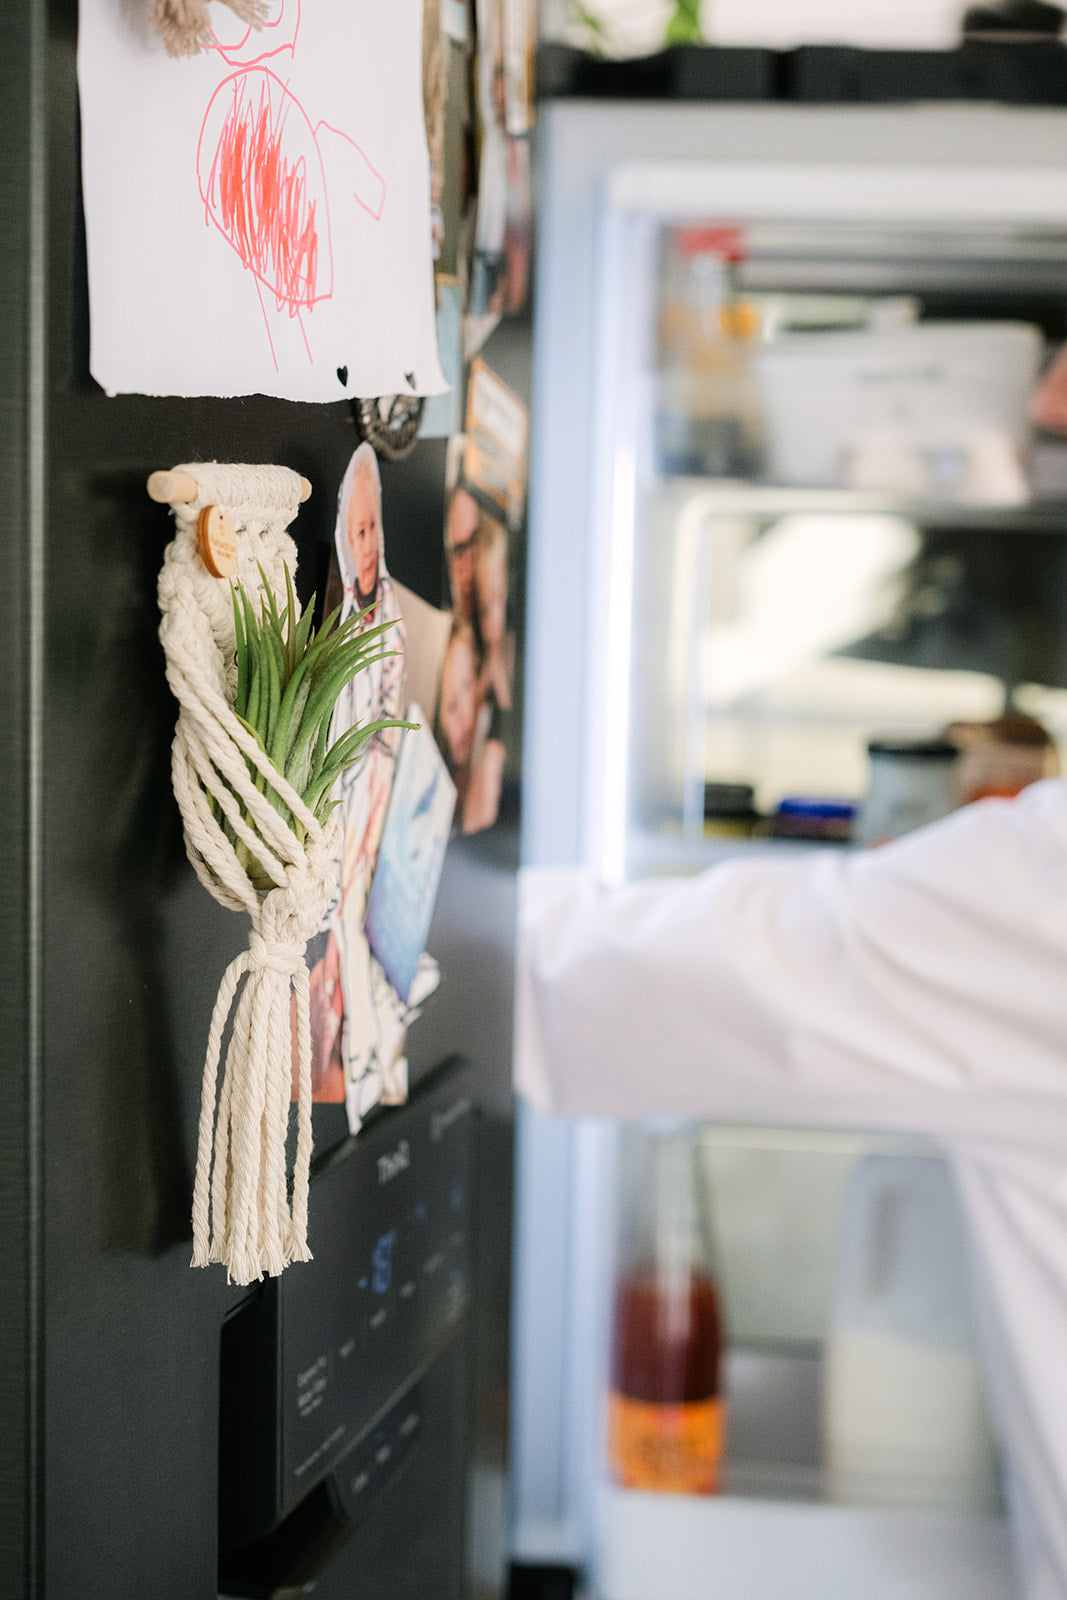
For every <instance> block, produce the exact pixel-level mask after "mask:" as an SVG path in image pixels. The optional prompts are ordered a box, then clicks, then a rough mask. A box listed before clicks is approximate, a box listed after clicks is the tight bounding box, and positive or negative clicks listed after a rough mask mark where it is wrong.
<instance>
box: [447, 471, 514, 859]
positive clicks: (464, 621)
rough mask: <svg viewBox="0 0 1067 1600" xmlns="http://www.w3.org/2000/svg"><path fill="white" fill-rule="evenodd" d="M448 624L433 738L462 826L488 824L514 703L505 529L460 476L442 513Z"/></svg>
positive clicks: (494, 811) (470, 829)
mask: <svg viewBox="0 0 1067 1600" xmlns="http://www.w3.org/2000/svg"><path fill="white" fill-rule="evenodd" d="M445 551H446V560H447V566H448V582H449V589H450V591H451V597H452V630H451V634H450V636H449V640H448V646H447V649H446V651H445V659H444V665H443V669H442V673H441V695H440V704H439V708H438V716H437V732H438V743H439V745H440V748H441V751H442V754H443V755H444V757H445V760H446V761H447V763H448V767H449V771H450V772H451V774H452V778H453V781H454V782H455V784H456V789H457V792H458V800H457V806H456V815H457V818H458V820H459V825H460V827H461V829H462V831H463V832H464V833H478V832H480V831H481V829H483V828H489V827H492V825H493V823H494V822H495V821H496V819H497V815H498V813H499V808H500V793H501V787H502V784H503V777H504V764H505V757H506V745H505V740H504V736H503V727H502V720H503V714H504V713H506V712H508V711H510V709H511V693H512V677H513V669H514V636H513V635H512V634H511V633H510V632H509V631H508V626H507V606H508V535H507V530H506V528H505V527H504V524H503V523H502V522H501V521H500V519H499V518H498V517H496V516H493V515H492V514H491V513H490V512H488V511H487V510H486V509H485V508H484V506H483V505H482V504H480V502H479V501H478V500H477V499H476V498H475V496H474V494H473V493H472V492H471V490H470V488H469V487H468V486H467V485H466V484H465V483H464V482H463V480H462V478H461V479H460V480H459V482H457V484H456V485H455V487H454V488H453V491H452V494H451V497H450V499H449V503H448V511H447V515H446V519H445Z"/></svg>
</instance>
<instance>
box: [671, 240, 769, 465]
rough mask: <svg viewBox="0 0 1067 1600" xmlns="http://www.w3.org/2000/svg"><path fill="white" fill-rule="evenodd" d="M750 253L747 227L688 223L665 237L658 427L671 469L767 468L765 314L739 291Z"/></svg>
mask: <svg viewBox="0 0 1067 1600" xmlns="http://www.w3.org/2000/svg"><path fill="white" fill-rule="evenodd" d="M743 259H744V239H743V235H742V232H741V230H740V229H739V228H734V227H679V228H675V229H673V230H672V232H671V234H670V235H669V236H668V239H667V241H666V256H665V260H664V270H663V278H662V281H661V282H662V287H661V309H660V317H659V333H658V367H659V372H658V378H657V405H656V434H657V454H658V458H659V464H660V469H661V471H662V472H664V473H666V474H668V475H677V474H681V475H686V476H694V477H710V478H752V477H755V476H758V474H759V472H760V470H761V468H762V465H763V458H764V448H765V423H764V413H763V400H762V393H761V390H760V386H759V382H758V379H757V377H756V372H755V367H754V364H753V358H754V355H755V353H756V349H757V343H758V335H759V318H758V315H757V313H756V310H755V308H754V307H753V306H752V305H751V304H750V303H748V302H746V301H745V300H743V299H742V298H741V296H739V294H738V292H737V287H736V283H735V274H736V271H737V267H738V264H739V263H740V262H741V261H742V260H743Z"/></svg>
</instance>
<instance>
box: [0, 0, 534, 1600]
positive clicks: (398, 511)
mask: <svg viewBox="0 0 1067 1600" xmlns="http://www.w3.org/2000/svg"><path fill="white" fill-rule="evenodd" d="M3 34H4V41H5V43H4V51H3V67H2V69H0V70H2V74H3V95H2V97H0V99H2V109H0V144H2V147H3V164H4V183H3V194H2V201H0V204H2V215H3V241H4V242H3V248H2V250H0V302H2V306H3V312H2V316H0V341H2V349H3V355H2V361H0V370H2V374H3V383H2V398H0V415H2V422H0V430H2V436H3V442H2V448H0V460H2V467H0V472H2V477H3V510H2V513H0V515H2V518H3V549H4V553H5V565H6V575H5V581H4V583H3V585H2V590H3V599H2V601H0V605H2V607H3V623H2V628H0V635H2V644H0V650H2V651H3V660H4V672H5V678H6V693H5V694H4V696H3V711H2V713H0V716H2V719H3V732H2V749H3V757H2V761H0V768H2V773H3V776H2V779H0V782H2V785H3V796H2V806H3V827H2V829H0V839H2V845H0V852H2V858H3V886H4V887H3V894H2V904H3V908H2V911H0V927H2V932H0V943H2V949H3V980H2V985H0V994H2V999H0V1019H2V1020H0V1034H2V1042H0V1077H2V1082H3V1099H4V1103H5V1108H6V1109H5V1115H4V1117H3V1134H2V1138H3V1158H2V1161H0V1174H2V1176H0V1184H2V1188H3V1199H4V1217H5V1225H4V1229H3V1240H4V1242H3V1247H2V1248H3V1264H2V1278H3V1286H4V1287H3V1294H2V1296H0V1302H2V1311H0V1319H2V1327H3V1338H2V1346H3V1355H2V1358H0V1359H2V1372H3V1376H2V1400H0V1406H2V1416H3V1419H4V1428H5V1448H4V1451H3V1466H2V1468H0V1472H2V1476H3V1494H2V1507H3V1509H2V1511H0V1525H2V1534H0V1552H2V1554H0V1571H2V1577H0V1589H2V1590H3V1592H4V1594H5V1595H7V1596H10V1597H11V1600H16V1597H19V1600H22V1597H26V1600H29V1597H35V1600H44V1597H46V1596H47V1597H49V1600H74V1597H76V1596H81V1595H107V1596H109V1597H111V1600H208V1597H213V1596H215V1595H217V1594H219V1593H222V1592H226V1593H230V1594H262V1595H267V1594H278V1595H280V1594H290V1593H292V1594H295V1593H299V1592H303V1591H304V1588H305V1587H306V1586H308V1585H314V1589H315V1593H316V1594H318V1595H320V1596H321V1597H322V1600H326V1597H328V1596H338V1597H340V1596H350V1595H353V1594H357V1593H358V1594H360V1595H365V1596H368V1597H369V1596H372V1595H379V1596H383V1597H384V1596H386V1595H388V1596H390V1597H397V1596H401V1595H409V1596H411V1597H413V1600H414V1597H422V1596H425V1595H427V1594H430V1593H433V1594H437V1595H442V1596H445V1595H450V1596H456V1597H459V1596H465V1595H484V1596H490V1595H498V1594H500V1593H501V1592H502V1589H503V1587H504V1585H505V1582H506V1563H507V1550H506V1540H505V1524H504V1514H503V1501H504V1488H503V1485H504V1474H505V1459H506V1428H507V1363H508V1347H507V1325H508V1299H509V1268H510V1227H511V1219H510V1201H509V1196H510V1189H511V1170H512V1096H511V1089H510V1033H511V989H512V977H511V963H512V956H511V951H512V927H513V921H514V916H513V900H514V881H515V866H516V863H517V800H516V786H515V775H516V773H517V770H518V769H517V764H516V765H515V766H514V769H513V770H512V771H511V773H510V777H509V782H508V784H506V785H505V796H504V805H503V811H502V818H501V821H500V823H499V825H498V826H497V828H496V829H495V830H493V831H491V832H488V833H485V834H482V835H480V836H478V837H471V838H469V839H457V840H456V841H455V842H453V843H452V845H451V846H450V848H449V849H448V851H447V855H446V862H445V867H444V872H443V878H442V882H441V887H440V891H439V895H438V900H437V906H436V912H435V919H434V923H433V926H432V929H431V933H430V939H429V948H430V951H431V953H432V954H433V955H434V956H435V957H436V959H437V960H438V962H439V963H440V967H441V970H442V974H443V979H442V985H441V989H440V991H439V993H438V995H437V996H436V998H435V999H434V1001H433V1002H432V1003H431V1004H430V1005H429V1006H428V1007H427V1009H426V1011H425V1013H424V1014H423V1016H422V1017H421V1018H420V1020H419V1021H418V1023H416V1024H415V1025H414V1026H413V1027H412V1029H411V1031H410V1033H409V1036H408V1049H407V1054H408V1060H409V1064H410V1071H411V1093H410V1099H409V1103H408V1104H407V1105H405V1106H400V1107H396V1108H392V1109H382V1110H381V1111H379V1112H376V1113H374V1114H372V1115H371V1116H370V1117H369V1118H368V1119H367V1121H366V1123H365V1126H364V1128H363V1130H362V1131H361V1133H360V1134H359V1135H358V1136H356V1137H355V1138H350V1137H349V1135H348V1129H347V1124H346V1120H345V1114H344V1108H343V1107H342V1106H336V1105H333V1106H331V1105H322V1106H318V1105H317V1106H316V1107H315V1108H314V1141H315V1165H314V1169H313V1177H312V1183H311V1202H310V1213H311V1215H310V1246H311V1250H312V1253H313V1256H314V1257H315V1259H314V1260H313V1261H311V1262H310V1263H307V1264H305V1265H300V1266H297V1267H291V1268H289V1269H288V1271H287V1272H286V1273H285V1274H284V1275H283V1277H282V1278H281V1279H278V1280H271V1281H269V1282H264V1283H261V1284H258V1285H253V1286H252V1288H250V1289H239V1288H237V1287H236V1286H230V1285H228V1284H227V1278H226V1273H225V1271H224V1270H223V1269H222V1268H219V1267H214V1268H211V1269H208V1270H203V1271H192V1270H190V1255H191V1229H190V1220H189V1219H190V1205H191V1197H192V1181H193V1171H194V1165H195V1159H196V1138H197V1118H198V1108H199V1101H200V1079H201V1074H202V1070H203V1052H204V1048H205V1043H206V1039H207V1031H208V1025H209V1022H210V1018H211V1010H212V1006H213V1004H214V1000H215V995H216V991H217V988H218V984H219V979H220V977H221V975H222V973H223V971H224V969H225V967H226V965H227V963H228V962H229V961H230V960H231V959H232V958H233V957H234V956H235V955H236V954H237V953H238V952H239V950H240V949H242V948H243V946H244V943H245V940H246V937H247V928H246V927H245V926H244V919H243V918H240V917H235V916H233V915H231V914H230V913H229V912H227V911H225V910H223V909H222V908H221V907H219V906H218V905H216V904H215V902H214V901H213V900H212V899H211V898H210V897H209V895H208V894H207V893H206V892H205V891H204V890H203V888H202V887H201V886H200V884H199V883H198V882H197V881H196V879H195V877H194V874H193V871H192V868H191V867H190V865H189V863H188V861H187V859H186V855H185V849H184V845H183V841H182V832H181V822H180V817H179V814H178V811H177V807H176V804H175V801H174V798H173V794H172V790H171V780H170V744H171V739H172V736H173V731H174V724H175V718H176V711H177V707H176V703H175V701H174V700H173V698H172V696H171V694H170V691H169V689H168V687H167V684H166V682H165V679H164V662H163V655H162V650H161V647H160V644H159V640H158V636H157V630H158V626H159V610H158V605H157V601H156V578H157V574H158V571H159V567H160V563H161V561H162V557H163V551H164V548H165V546H166V544H167V542H168V540H169V538H170V537H171V526H170V518H169V515H168V513H167V511H166V508H164V507H161V506H157V505H154V504H153V503H152V501H151V500H149V498H148V496H147V495H146V492H145V483H146V479H147V477H148V475H149V473H151V472H152V471H154V470H156V469H158V468H170V467H171V466H173V465H174V464H175V463H177V462H182V461H193V462H195V461H198V460H219V461H237V462H240V461H252V462H275V463H281V464H284V465H286V466H288V467H291V468H293V469H295V470H296V471H298V472H300V473H302V474H304V475H305V476H306V477H307V478H308V479H309V480H310V482H311V484H312V494H311V498H310V499H309V500H308V502H307V504H306V505H305V506H304V507H302V509H301V511H300V514H299V517H298V518H297V520H296V522H295V524H294V526H293V533H294V537H295V539H296V542H297V547H298V553H299V573H298V584H299V590H300V595H301V599H302V600H303V602H304V603H307V601H308V600H309V598H310V596H311V593H312V591H315V590H317V591H318V593H319V595H320V597H321V595H322V593H323V589H324V586H325V581H326V575H327V568H328V563H329V557H330V551H331V548H332V540H333V527H334V519H335V514H336V493H337V488H338V485H339V483H340V479H341V476H342V473H343V471H344V468H345V465H346V463H347V461H348V459H349V457H350V456H351V454H352V451H353V450H354V449H355V446H356V443H357V435H356V433H355V429H354V426H353V413H352V409H351V405H350V403H349V402H340V403H338V404H329V405H308V404H295V403H288V402H284V401H280V400H271V399H265V398H263V397H261V396H251V397H245V398H243V399H235V400H218V399H205V400H169V399H146V398H142V397H138V396H135V395H121V396H118V397H115V398H108V397H107V396H105V394H104V393H103V391H102V390H101V389H100V388H99V387H98V386H97V385H96V384H95V383H94V382H93V380H92V378H91V377H90V373H89V365H88V334H89V308H88V293H87V284H86V253H85V238H84V223H83V215H82V206H81V195H80V178H79V121H78V94H77V79H76V60H75V51H76V42H77V6H76V4H75V0H59V3H56V4H53V3H48V4H45V3H43V0H42V3H37V0H33V3H31V4H28V5H15V4H11V5H5V7H4V16H3ZM176 336H177V334H176ZM524 337H525V336H524V335H523V334H522V332H521V330H520V331H519V332H517V333H514V334H513V335H505V336H504V338H503V340H502V342H501V343H498V344H497V345H495V346H494V347H493V350H492V351H490V352H489V359H490V360H491V361H494V362H495V363H496V366H497V368H498V370H499V371H500V372H501V374H502V375H503V376H505V377H506V378H507V380H508V381H509V382H510V383H511V384H512V385H513V386H514V387H516V388H518V389H520V390H521V389H522V388H523V385H524V384H525V383H526V381H527V378H526V372H525V368H526V356H525V344H524ZM444 473H445V442H444V441H443V440H441V441H430V442H420V444H419V445H417V447H416V449H415V452H414V454H413V455H411V456H410V457H409V458H408V460H406V461H405V462H403V463H397V464H389V463H384V464H383V467H382V477H383V483H384V498H385V505H386V508H387V509H386V519H387V535H388V559H389V563H390V568H391V571H392V573H393V575H394V576H395V577H396V578H397V579H398V580H399V581H400V582H402V583H403V584H404V585H405V586H407V587H408V588H409V589H411V590H412V591H414V592H415V593H416V594H417V595H419V596H421V597H423V598H424V599H426V600H428V601H430V602H431V603H432V604H435V605H440V604H441V603H442V599H443V594H444V588H443V584H444V572H443V554H442V527H443V497H444ZM397 1150H402V1151H403V1152H404V1154H405V1157H406V1158H407V1159H406V1161H405V1163H403V1164H402V1165H403V1167H404V1170H403V1171H401V1172H399V1175H398V1176H397V1178H396V1181H395V1182H393V1183H391V1184H390V1185H389V1186H388V1187H386V1186H384V1185H382V1184H381V1183H380V1181H379V1178H380V1173H381V1171H389V1170H391V1169H390V1166H389V1160H390V1157H391V1156H393V1155H395V1153H396V1151H397ZM383 1161H384V1162H385V1165H384V1166H382V1165H380V1163H382V1162H383ZM394 1165H395V1163H394ZM419 1207H421V1210H419V1211H418V1214H419V1217H420V1218H421V1221H422V1226H423V1234H422V1239H421V1242H420V1241H419V1240H417V1239H414V1238H413V1237H412V1228H411V1226H410V1221H411V1216H412V1215H414V1214H415V1212H416V1210H418V1208H419ZM383 1238H391V1239H392V1241H393V1244H394V1246H395V1248H394V1251H393V1256H392V1265H393V1269H394V1281H393V1282H392V1284H388V1283H385V1282H384V1280H383V1282H382V1283H381V1285H380V1291H375V1292H380V1299H381V1302H382V1305H383V1306H386V1308H387V1310H388V1319H387V1322H386V1325H385V1330H384V1332H383V1333H382V1334H381V1336H380V1337H378V1338H377V1340H375V1338H372V1336H371V1332H369V1331H368V1328H367V1322H368V1311H367V1305H366V1303H365V1299H366V1297H365V1294H364V1300H363V1303H362V1304H361V1303H360V1302H359V1296H360V1293H362V1291H360V1290H359V1281H360V1279H361V1277H362V1281H363V1283H364V1285H366V1281H367V1276H368V1272H369V1262H371V1261H372V1260H373V1259H374V1252H375V1250H376V1248H377V1247H378V1245H379V1243H380V1241H381V1240H382V1239H383ZM442 1251H443V1252H445V1255H447V1257H448V1260H447V1263H446V1265H447V1280H448V1281H447V1284H446V1286H445V1289H444V1291H440V1292H439V1291H438V1290H436V1289H435V1290H434V1291H433V1292H432V1293H431V1292H429V1291H427V1293H426V1294H422V1293H421V1292H420V1290H421V1286H422V1281H423V1280H422V1278H420V1276H419V1275H420V1273H423V1275H424V1276H426V1277H428V1275H429V1272H430V1267H431V1266H435V1267H436V1266H438V1265H440V1263H441V1261H444V1259H445V1257H444V1256H442V1255H441V1252H442ZM449 1252H450V1254H449ZM439 1258H440V1259H439ZM379 1264H380V1263H379ZM404 1274H407V1276H406V1277H403V1275H404ZM379 1276H380V1277H381V1276H382V1274H379ZM405 1283H406V1284H407V1286H408V1287H409V1288H410V1289H411V1290H412V1293H413V1295H414V1298H415V1302H416V1303H417V1305H419V1306H421V1310H418V1311H417V1312H416V1313H415V1314H414V1315H412V1316H406V1315H399V1314H397V1315H394V1313H398V1296H399V1295H400V1291H401V1289H403V1288H404V1287H405ZM342 1345H344V1346H345V1358H346V1359H347V1360H348V1366H347V1368H346V1375H344V1376H343V1377H342V1375H341V1374H340V1369H339V1367H338V1362H339V1360H340V1357H339V1355H338V1351H339V1350H340V1349H341V1347H342ZM309 1374H310V1376H309ZM320 1380H328V1381H325V1386H324V1381H320ZM327 1416H328V1417H329V1419H330V1421H329V1427H328V1429H325V1430H324V1429H323V1428H321V1427H320V1426H319V1424H320V1422H321V1420H322V1418H324V1417H327ZM316 1417H317V1418H318V1419H319V1420H318V1421H316ZM301 1430H303V1432H302V1431H301ZM316 1430H318V1431H316ZM323 1440H326V1441H327V1443H326V1446H325V1448H322V1449H321V1450H320V1446H322V1445H323ZM309 1441H310V1442H309ZM329 1441H332V1443H330V1442H329ZM316 1452H319V1453H318V1454H316ZM220 1490H221V1498H220ZM220 1573H221V1575H220Z"/></svg>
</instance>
